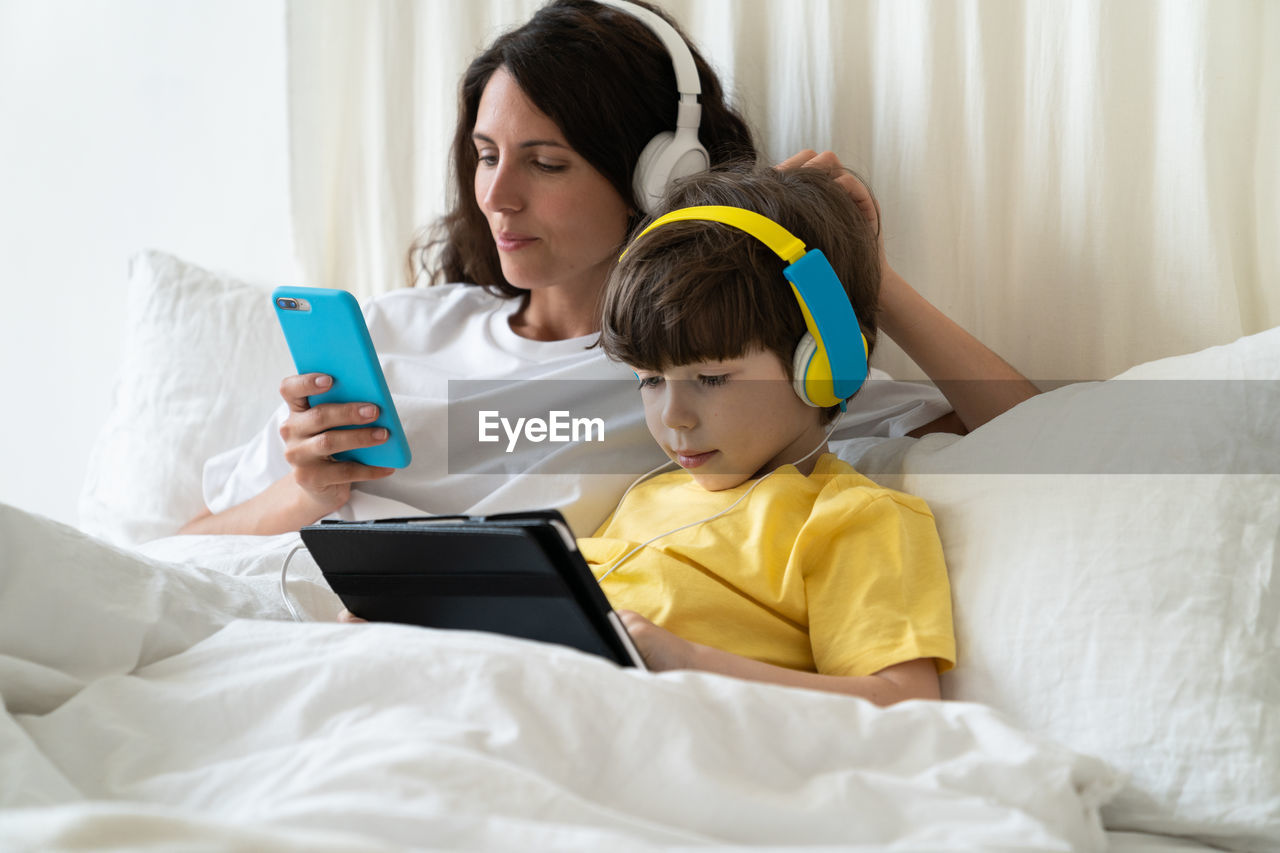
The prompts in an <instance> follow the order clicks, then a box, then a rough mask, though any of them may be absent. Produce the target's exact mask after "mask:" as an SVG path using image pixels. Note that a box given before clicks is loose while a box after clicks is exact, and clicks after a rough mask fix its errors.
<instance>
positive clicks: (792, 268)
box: [619, 204, 870, 407]
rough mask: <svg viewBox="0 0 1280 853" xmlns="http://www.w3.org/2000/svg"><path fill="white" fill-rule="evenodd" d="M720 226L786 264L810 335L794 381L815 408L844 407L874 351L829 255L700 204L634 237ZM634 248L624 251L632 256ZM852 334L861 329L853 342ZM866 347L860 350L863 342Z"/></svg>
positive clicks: (755, 216) (765, 221)
mask: <svg viewBox="0 0 1280 853" xmlns="http://www.w3.org/2000/svg"><path fill="white" fill-rule="evenodd" d="M690 221H695V222H717V223H720V224H722V225H728V226H731V227H733V228H737V229H738V230H739V231H742V232H745V233H746V234H749V235H751V236H752V237H754V238H756V239H757V240H759V241H760V242H761V243H763V244H764V245H765V246H767V247H768V248H769V249H770V251H772V252H773V253H774V254H775V255H777V256H778V257H779V258H781V259H782V260H783V261H784V262H785V263H786V264H787V266H786V268H785V269H784V270H783V271H782V274H783V276H784V277H785V278H786V279H787V281H788V282H789V283H790V284H791V291H792V293H793V294H794V295H795V297H796V301H797V302H798V303H799V305H800V313H801V314H802V315H803V316H804V324H805V327H806V328H807V329H808V330H809V331H808V333H807V334H806V335H805V336H804V337H803V338H801V340H800V344H799V345H798V346H797V347H796V354H795V357H794V359H793V367H792V383H793V385H794V386H795V389H796V393H797V394H798V395H799V396H800V399H802V400H804V401H805V402H806V403H808V404H809V405H811V406H837V405H838V406H841V407H843V406H844V403H845V401H846V400H848V399H849V398H850V397H852V396H853V395H854V394H856V393H857V392H858V389H859V388H861V387H862V383H863V382H865V381H866V378H867V372H868V365H867V356H868V354H869V352H870V347H869V346H868V345H867V337H866V335H864V334H862V329H861V327H860V325H859V324H858V317H857V314H856V313H855V312H854V310H853V303H852V302H850V301H849V295H848V294H847V293H846V292H845V289H844V285H843V284H841V283H840V279H839V277H838V276H837V275H836V273H835V270H833V269H832V268H831V263H830V262H829V261H828V260H827V258H826V256H825V255H824V254H822V252H821V251H819V250H818V249H813V250H812V251H806V250H805V245H804V243H803V242H802V241H801V240H800V238H798V237H796V236H795V235H794V234H792V233H791V232H790V231H788V230H787V229H785V228H783V227H782V226H781V225H779V224H778V223H776V222H774V221H773V220H772V219H770V218H769V217H767V216H763V215H762V214H759V213H756V212H755V211H754V210H747V209H745V208H741V207H730V206H728V205H718V204H710V205H701V206H695V207H682V208H679V209H677V210H673V211H670V212H669V213H664V214H663V215H662V216H659V217H658V218H657V219H655V220H653V222H651V223H649V225H648V227H646V228H645V229H644V230H643V231H641V232H640V233H639V234H637V235H636V236H635V239H633V240H632V241H631V245H635V243H636V242H637V241H638V240H640V239H641V238H642V237H644V235H645V234H648V233H649V232H650V231H652V230H654V229H655V228H661V227H662V226H663V225H668V224H670V223H672V222H690ZM629 250H630V246H628V247H627V249H626V250H624V251H623V252H622V255H621V257H619V260H622V258H625V257H626V256H627V251H629ZM850 330H857V332H858V337H857V338H852V336H851V335H850ZM859 341H860V342H861V344H862V345H861V346H858V342H859Z"/></svg>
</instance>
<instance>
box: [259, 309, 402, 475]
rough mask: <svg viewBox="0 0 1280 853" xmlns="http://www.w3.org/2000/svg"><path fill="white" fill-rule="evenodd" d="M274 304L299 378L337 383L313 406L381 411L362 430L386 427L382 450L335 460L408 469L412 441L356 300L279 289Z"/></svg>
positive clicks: (314, 399)
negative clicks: (316, 376) (364, 406)
mask: <svg viewBox="0 0 1280 853" xmlns="http://www.w3.org/2000/svg"><path fill="white" fill-rule="evenodd" d="M271 302H272V304H273V305H275V309H276V317H277V318H278V319H279V320H280V328H281V329H282V330H283V331H284V339H285V341H286V342H287V343H288V344H289V352H290V353H291V354H292V355H293V363H294V365H295V366H296V367H297V368H298V373H300V374H301V373H324V374H327V375H329V376H332V377H333V387H332V388H330V389H329V390H328V391H325V392H324V393H322V394H314V395H312V396H311V397H309V398H308V400H309V402H310V403H311V405H313V406H317V405H320V404H321V403H357V402H359V403H373V404H374V405H376V406H377V407H378V417H377V419H376V420H374V421H373V422H372V423H369V424H361V425H360V427H359V428H366V427H385V428H386V430H387V432H388V433H390V435H389V437H388V438H387V440H386V441H385V442H383V443H382V444H379V445H375V446H374V447H358V448H356V449H355V450H344V451H342V452H341V453H335V454H334V457H333V458H334V459H340V460H343V461H350V462H359V463H360V464H362V465H378V466H383V467H387V468H404V467H406V466H407V465H408V464H409V462H410V460H411V459H412V458H413V457H412V454H411V453H410V452H409V440H408V439H407V438H406V437H405V434H404V428H403V427H401V426H400V416H399V415H398V414H396V407H395V403H393V402H392V400H391V391H390V390H389V389H388V388H387V380H386V377H384V376H383V375H382V365H381V364H379V363H378V353H377V351H375V350H374V348H373V339H372V338H370V337H369V327H368V326H366V325H365V322H364V314H362V313H361V312H360V303H358V302H356V298H355V297H354V296H352V295H351V294H350V293H348V292H347V291H345V290H331V289H329V288H323V287H277V288H276V289H275V290H274V291H272V293H271ZM356 428H357V427H355V426H347V427H338V429H356Z"/></svg>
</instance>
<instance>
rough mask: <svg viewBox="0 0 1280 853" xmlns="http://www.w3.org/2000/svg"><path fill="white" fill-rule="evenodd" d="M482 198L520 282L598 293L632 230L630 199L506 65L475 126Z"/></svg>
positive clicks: (506, 266)
mask: <svg viewBox="0 0 1280 853" xmlns="http://www.w3.org/2000/svg"><path fill="white" fill-rule="evenodd" d="M471 138H472V141H473V142H474V143H475V147H476V154H477V155H478V161H479V162H478V163H477V166H476V177H475V193H476V203H477V204H479V205H480V209H481V210H482V211H484V215H485V217H486V218H487V219H488V221H489V230H490V232H491V233H492V235H493V239H494V242H495V243H496V244H497V247H498V257H499V258H500V259H501V262H502V272H503V275H505V276H506V278H507V281H509V282H511V284H513V285H515V286H516V287H520V288H524V289H527V290H539V289H543V288H549V287H566V288H569V289H570V290H580V291H581V292H582V293H583V295H584V297H589V298H594V297H595V295H596V294H597V293H598V292H599V290H600V288H601V287H602V286H603V285H604V279H605V275H606V273H607V272H608V271H609V267H610V266H611V265H612V264H613V262H614V260H615V259H616V258H617V257H618V253H619V252H620V251H621V250H622V243H623V241H624V240H625V239H626V232H627V212H628V210H627V203H626V202H625V201H624V200H623V198H622V196H620V195H619V194H618V192H617V190H615V189H614V188H613V185H612V184H610V183H609V182H608V181H607V180H606V179H605V177H604V176H603V175H601V174H600V173H599V172H598V171H596V169H595V167H593V166H592V165H591V164H590V163H588V162H587V161H586V160H585V159H583V158H582V157H581V156H580V155H579V154H578V153H577V152H576V151H574V150H573V149H572V148H570V147H569V144H568V143H567V142H566V141H565V139H564V134H562V133H561V132H560V128H559V127H557V126H556V124H555V122H553V121H552V120H551V119H550V118H548V117H547V116H546V115H545V114H544V113H542V112H541V111H540V110H539V109H538V108H537V107H535V106H534V105H533V103H532V102H530V101H529V99H528V98H527V97H526V96H525V93H524V91H523V90H522V89H521V88H520V86H519V85H518V84H517V83H516V81H515V79H514V78H512V77H511V75H510V74H508V73H507V71H506V69H504V68H499V69H498V70H497V71H495V72H494V73H493V76H492V77H490V78H489V83H488V84H487V85H486V86H485V88H484V92H483V94H482V95H481V96H480V107H479V111H478V113H477V115H476V124H475V128H473V130H472V137H471Z"/></svg>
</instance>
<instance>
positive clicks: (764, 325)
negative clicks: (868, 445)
mask: <svg viewBox="0 0 1280 853" xmlns="http://www.w3.org/2000/svg"><path fill="white" fill-rule="evenodd" d="M696 205H729V206H732V207H741V208H746V209H747V210H753V211H755V212H756V213H760V214H762V215H764V216H767V217H768V218H769V219H772V220H773V221H774V222H777V223H778V224H779V225H781V226H782V227H784V228H786V229H787V230H788V231H790V232H791V233H792V234H794V235H795V236H796V237H798V238H799V239H800V240H801V241H802V242H803V243H804V244H805V248H806V249H821V250H822V253H823V254H824V255H826V256H827V260H829V261H830V262H831V266H832V268H833V269H834V270H835V273H836V276H837V277H839V279H840V282H841V284H843V285H844V289H845V293H846V294H847V295H848V297H849V301H850V302H852V303H853V309H854V313H855V314H857V316H858V322H859V323H860V325H861V326H862V333H863V334H864V335H866V336H867V344H868V346H869V347H871V348H872V350H874V348H875V341H876V310H877V304H878V301H879V295H880V252H879V245H878V235H877V234H876V233H875V231H874V230H873V229H872V227H871V225H870V224H869V223H868V222H867V221H866V219H865V218H864V217H863V216H862V214H861V212H860V211H859V210H858V208H857V206H856V205H855V204H854V201H853V199H852V198H851V197H850V196H849V194H848V193H846V192H845V191H844V190H843V189H842V188H841V187H840V186H839V185H838V184H837V183H836V182H835V179H834V178H832V177H831V176H830V175H828V174H827V173H826V172H822V171H819V170H816V169H797V170H793V171H789V172H780V171H778V170H776V169H772V168H769V167H765V166H756V165H745V164H743V165H732V166H728V167H721V168H716V169H712V170H710V171H707V172H702V173H700V174H698V175H694V176H692V177H690V178H686V179H684V180H682V181H680V182H678V183H677V184H676V185H675V186H674V187H673V188H672V189H671V191H670V192H669V193H668V194H667V197H666V198H665V199H664V202H663V204H662V207H661V209H660V210H657V211H655V212H654V213H653V216H652V218H650V219H647V220H646V221H645V222H644V223H642V227H643V226H644V225H647V224H648V223H649V222H651V221H652V219H655V218H657V217H658V216H661V215H662V214H663V213H666V212H668V211H671V210H675V209H677V208H682V207H693V206H696ZM637 233H638V232H637ZM786 266H787V264H786V262H785V261H783V260H782V259H781V258H779V257H778V256H777V255H775V254H774V253H773V252H772V251H771V250H770V249H769V248H768V247H767V246H765V245H764V244H763V243H761V242H760V241H759V240H758V239H756V238H755V237H753V236H751V235H750V234H747V233H745V232H743V231H740V230H739V229H737V228H734V227H733V226H730V225H724V224H721V223H716V222H704V221H695V222H672V223H668V224H666V225H663V226H662V227H660V228H657V229H655V230H654V231H650V232H649V233H648V234H645V235H644V237H642V238H640V239H638V240H636V241H634V242H633V243H632V244H631V246H630V247H629V248H628V249H627V253H626V255H625V256H624V257H623V258H622V260H621V261H620V262H619V263H618V264H617V266H615V267H614V269H613V271H612V272H611V273H610V275H609V280H608V283H607V285H606V287H605V295H604V305H603V316H602V318H601V338H600V340H601V344H602V346H603V347H604V350H605V352H606V353H607V354H608V355H609V357H610V358H612V359H614V360H616V361H621V362H623V363H624V364H628V365H631V366H632V367H636V368H640V369H643V370H655V371H656V370H662V369H664V368H667V367H671V366H676V365H683V364H691V363H693V362H700V361H720V360H726V359H733V358H739V357H741V356H743V355H745V354H746V353H748V352H749V351H751V350H755V349H764V350H767V351H769V352H772V353H774V354H775V355H776V356H777V357H778V358H779V359H780V360H781V361H782V364H783V365H784V367H785V368H786V369H787V372H788V373H790V372H791V363H792V355H793V353H794V351H795V347H796V344H797V343H799V341H800V338H801V337H803V335H804V333H805V332H806V331H808V330H807V328H806V326H805V324H804V316H803V314H801V311H800V304H799V302H797V301H796V298H795V294H794V293H793V292H792V290H791V285H790V283H789V282H788V281H787V280H786V279H785V278H784V277H783V275H782V270H783V269H784V268H785V267H786ZM847 333H848V334H850V335H856V334H857V331H856V330H853V329H850V330H847ZM835 411H837V410H836V409H835V408H834V407H833V408H832V409H831V410H829V412H828V414H829V416H833V415H834V412H835Z"/></svg>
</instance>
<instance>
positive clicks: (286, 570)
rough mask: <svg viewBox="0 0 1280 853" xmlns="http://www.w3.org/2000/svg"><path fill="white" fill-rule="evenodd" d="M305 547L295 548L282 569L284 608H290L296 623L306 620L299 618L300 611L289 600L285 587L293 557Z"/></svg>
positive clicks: (281, 593)
mask: <svg viewBox="0 0 1280 853" xmlns="http://www.w3.org/2000/svg"><path fill="white" fill-rule="evenodd" d="M305 547H307V546H306V545H297V546H295V547H294V549H293V550H292V551H290V552H289V556H287V557H285V558H284V565H282V566H281V567H280V597H281V598H283V599H284V606H285V607H287V608H289V612H290V613H291V614H292V615H293V621H294V622H303V621H306V620H304V619H303V618H302V617H301V616H299V615H298V611H297V610H296V609H295V608H294V606H293V601H291V600H290V598H289V590H288V588H287V587H285V579H286V578H287V577H288V576H289V562H290V561H291V560H292V559H293V555H294V554H296V553H298V552H299V551H301V550H302V549H303V548H305Z"/></svg>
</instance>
